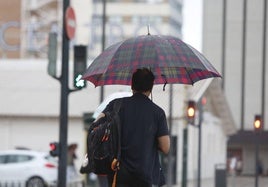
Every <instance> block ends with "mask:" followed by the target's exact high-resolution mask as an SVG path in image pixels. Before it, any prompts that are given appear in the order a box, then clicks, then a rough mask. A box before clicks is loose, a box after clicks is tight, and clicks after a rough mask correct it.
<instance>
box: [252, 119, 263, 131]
mask: <svg viewBox="0 0 268 187" xmlns="http://www.w3.org/2000/svg"><path fill="white" fill-rule="evenodd" d="M262 128H263V126H262V117H261V115H255V120H254V130H255V131H256V132H259V131H261V130H262Z"/></svg>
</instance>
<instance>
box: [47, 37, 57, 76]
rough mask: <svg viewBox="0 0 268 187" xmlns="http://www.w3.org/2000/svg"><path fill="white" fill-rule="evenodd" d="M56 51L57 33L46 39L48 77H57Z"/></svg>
mask: <svg viewBox="0 0 268 187" xmlns="http://www.w3.org/2000/svg"><path fill="white" fill-rule="evenodd" d="M57 51H58V41H57V33H54V32H51V33H49V37H48V66H47V72H48V74H49V75H50V76H52V77H56V75H57V54H58V53H57Z"/></svg>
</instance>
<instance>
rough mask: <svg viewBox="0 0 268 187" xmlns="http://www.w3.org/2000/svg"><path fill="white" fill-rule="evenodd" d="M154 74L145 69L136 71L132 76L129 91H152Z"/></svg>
mask: <svg viewBox="0 0 268 187" xmlns="http://www.w3.org/2000/svg"><path fill="white" fill-rule="evenodd" d="M153 85H154V74H153V73H152V72H151V71H150V70H149V69H147V68H142V69H137V70H136V71H135V72H134V73H133V75H132V84H131V89H132V90H134V91H137V92H146V91H152V89H153Z"/></svg>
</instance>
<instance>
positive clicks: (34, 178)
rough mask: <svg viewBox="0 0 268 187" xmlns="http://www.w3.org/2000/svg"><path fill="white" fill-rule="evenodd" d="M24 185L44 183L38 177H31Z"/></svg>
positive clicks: (35, 186) (31, 186) (29, 186)
mask: <svg viewBox="0 0 268 187" xmlns="http://www.w3.org/2000/svg"><path fill="white" fill-rule="evenodd" d="M26 187H46V185H45V182H44V180H43V179H41V178H40V177H32V178H30V179H29V180H28V181H27V182H26Z"/></svg>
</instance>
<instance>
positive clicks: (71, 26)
mask: <svg viewBox="0 0 268 187" xmlns="http://www.w3.org/2000/svg"><path fill="white" fill-rule="evenodd" d="M75 27H76V20H75V13H74V9H73V8H72V7H68V8H67V9H66V13H65V29H66V34H67V37H68V38H69V39H73V38H74V35H75Z"/></svg>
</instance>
